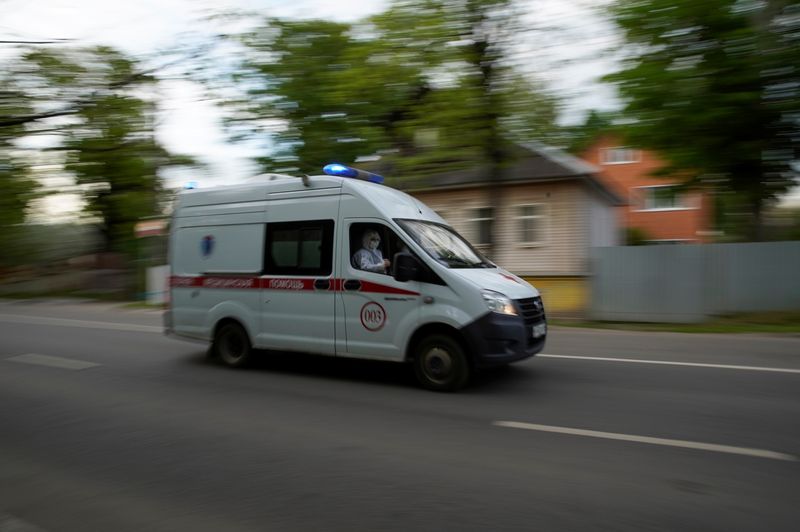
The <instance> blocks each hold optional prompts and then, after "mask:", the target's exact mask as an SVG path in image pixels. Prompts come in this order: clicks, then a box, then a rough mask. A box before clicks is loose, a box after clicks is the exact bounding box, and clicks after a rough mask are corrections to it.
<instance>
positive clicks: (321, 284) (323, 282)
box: [314, 279, 331, 290]
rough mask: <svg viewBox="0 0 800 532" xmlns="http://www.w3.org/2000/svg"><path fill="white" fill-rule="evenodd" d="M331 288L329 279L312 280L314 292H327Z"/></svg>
mask: <svg viewBox="0 0 800 532" xmlns="http://www.w3.org/2000/svg"><path fill="white" fill-rule="evenodd" d="M330 287H331V280H330V279H314V289H315V290H328V289H330Z"/></svg>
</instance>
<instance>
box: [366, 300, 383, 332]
mask: <svg viewBox="0 0 800 532" xmlns="http://www.w3.org/2000/svg"><path fill="white" fill-rule="evenodd" d="M385 323H386V311H385V310H383V307H382V306H380V305H379V304H378V303H375V302H374V301H370V302H369V303H367V304H366V305H364V306H363V307H361V325H363V326H364V328H365V329H366V330H368V331H372V332H375V331H380V330H381V329H382V328H383V326H384V324H385Z"/></svg>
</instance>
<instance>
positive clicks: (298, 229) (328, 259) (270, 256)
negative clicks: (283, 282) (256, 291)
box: [264, 220, 333, 276]
mask: <svg viewBox="0 0 800 532" xmlns="http://www.w3.org/2000/svg"><path fill="white" fill-rule="evenodd" d="M264 249H265V250H266V252H265V255H266V257H264V265H265V266H264V273H266V274H275V275H313V276H318V275H330V273H331V271H332V270H333V220H309V221H304V222H281V223H269V224H267V236H266V246H265V248H264Z"/></svg>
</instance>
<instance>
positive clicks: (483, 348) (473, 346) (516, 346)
mask: <svg viewBox="0 0 800 532" xmlns="http://www.w3.org/2000/svg"><path fill="white" fill-rule="evenodd" d="M542 323H545V324H546V323H547V321H546V319H545V318H544V316H542V318H541V320H539V321H538V322H537V323H536V324H534V325H538V324H542ZM461 332H462V333H463V334H464V338H465V339H466V340H467V346H468V348H469V349H470V350H471V352H472V355H473V358H474V361H475V366H476V367H478V368H485V367H492V366H501V365H505V364H509V363H511V362H516V361H518V360H524V359H526V358H530V357H532V356H533V355H535V354H536V353H538V352H540V351H541V350H542V349H543V348H544V344H545V340H546V339H547V334H546V333H545V334H543V335H542V336H540V337H538V338H534V337H533V327H532V325H531V324H527V323H526V321H525V320H524V319H523V318H522V317H521V316H507V315H505V314H498V313H496V312H489V313H487V314H484V315H483V316H481V317H480V318H478V319H477V320H475V321H473V322H472V323H470V324H469V325H467V326H465V327H464V328H462V329H461Z"/></svg>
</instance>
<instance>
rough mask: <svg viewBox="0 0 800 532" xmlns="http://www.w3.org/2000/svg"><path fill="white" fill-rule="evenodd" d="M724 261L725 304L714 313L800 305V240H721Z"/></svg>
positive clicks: (716, 247) (715, 250)
mask: <svg viewBox="0 0 800 532" xmlns="http://www.w3.org/2000/svg"><path fill="white" fill-rule="evenodd" d="M710 248H711V249H710V251H711V252H713V253H715V254H718V255H720V256H721V257H722V259H721V261H720V262H723V263H724V264H723V265H722V266H721V268H722V269H723V271H724V284H723V286H722V287H721V288H722V290H723V293H722V294H720V295H719V298H718V300H720V301H722V302H723V304H722V305H721V306H714V307H711V309H710V310H711V313H712V314H727V313H732V312H758V311H770V310H794V309H798V308H800V242H765V243H751V244H717V245H713V246H710Z"/></svg>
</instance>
